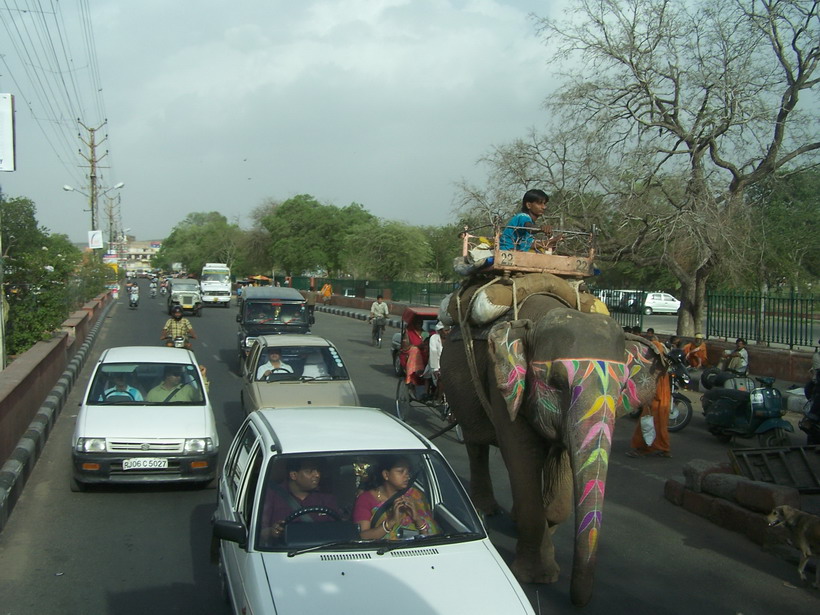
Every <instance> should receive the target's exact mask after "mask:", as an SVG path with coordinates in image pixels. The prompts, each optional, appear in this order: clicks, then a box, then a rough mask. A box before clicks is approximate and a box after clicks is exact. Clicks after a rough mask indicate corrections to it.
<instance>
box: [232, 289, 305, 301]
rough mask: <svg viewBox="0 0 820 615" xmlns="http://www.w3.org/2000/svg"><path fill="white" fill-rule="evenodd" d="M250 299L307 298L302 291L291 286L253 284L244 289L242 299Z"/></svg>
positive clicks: (302, 299)
mask: <svg viewBox="0 0 820 615" xmlns="http://www.w3.org/2000/svg"><path fill="white" fill-rule="evenodd" d="M248 299H289V300H295V301H304V300H305V298H304V297H303V296H302V293H300V292H299V291H298V290H296V289H295V288H290V287H289V286H251V287H249V288H246V289H245V290H244V291H242V300H243V301H247V300H248Z"/></svg>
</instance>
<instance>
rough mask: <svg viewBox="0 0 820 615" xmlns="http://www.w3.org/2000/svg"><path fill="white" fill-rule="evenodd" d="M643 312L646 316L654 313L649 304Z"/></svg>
mask: <svg viewBox="0 0 820 615" xmlns="http://www.w3.org/2000/svg"><path fill="white" fill-rule="evenodd" d="M643 313H644V316H651V315H652V308H651V307H648V306H647V307H645V308H644V309H643Z"/></svg>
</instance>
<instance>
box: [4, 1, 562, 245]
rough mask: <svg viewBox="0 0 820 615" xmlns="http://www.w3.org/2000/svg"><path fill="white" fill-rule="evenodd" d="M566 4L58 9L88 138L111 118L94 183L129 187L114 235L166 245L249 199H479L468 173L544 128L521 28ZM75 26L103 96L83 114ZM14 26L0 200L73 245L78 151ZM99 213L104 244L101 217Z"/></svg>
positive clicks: (534, 67) (410, 210)
mask: <svg viewBox="0 0 820 615" xmlns="http://www.w3.org/2000/svg"><path fill="white" fill-rule="evenodd" d="M40 4H47V3H40ZM561 4H563V3H562V2H554V1H546V0H540V1H539V0H242V1H240V2H225V1H224V0H221V1H211V0H139V1H136V2H123V1H122V0H93V1H91V2H89V1H88V0H63V2H61V3H59V6H60V10H61V15H59V16H58V17H59V18H61V19H62V20H63V25H64V30H60V32H64V35H65V36H66V37H68V39H69V40H68V43H69V46H70V48H71V55H70V60H68V61H67V62H66V63H67V64H69V65H71V66H72V68H73V70H72V71H70V72H71V76H72V81H71V83H72V85H71V86H70V89H71V90H72V91H74V90H75V89H76V90H77V91H78V94H77V97H78V100H84V101H86V102H84V103H83V104H82V113H83V115H84V117H83V118H82V119H83V122H84V123H85V124H86V125H87V126H89V127H96V126H98V125H99V124H100V123H102V116H100V115H99V113H104V114H105V116H107V119H108V124H107V126H106V128H105V129H103V130H102V131H100V132H99V133H97V134H98V139H99V138H100V136H101V134H102V133H104V132H107V134H108V140H107V141H106V142H105V144H104V145H103V146H102V148H101V149H103V150H104V149H108V150H109V155H108V156H107V157H106V158H105V159H104V160H103V161H102V165H103V166H105V165H109V166H110V168H107V169H102V170H101V174H102V176H103V179H102V183H103V184H104V185H106V186H112V185H114V184H116V183H118V182H124V183H125V187H124V188H123V189H122V191H121V208H122V214H121V215H122V221H123V227H125V228H130V229H131V234H134V235H136V237H137V239H160V238H163V237H165V236H166V235H167V234H168V233H169V232H170V230H171V229H172V228H173V226H174V225H175V224H177V223H178V222H179V221H180V220H182V219H183V218H184V217H185V216H186V215H187V214H188V213H190V212H194V211H214V210H216V211H220V212H222V213H223V214H224V215H225V216H226V217H227V218H228V219H229V220H230V221H234V222H238V223H239V224H240V225H242V226H243V227H246V228H247V227H248V226H249V224H250V216H249V214H250V212H251V211H252V210H253V209H254V208H255V207H256V206H258V205H259V204H260V203H262V202H263V201H265V200H266V199H269V198H273V199H276V200H285V199H287V198H289V197H291V196H293V195H296V194H311V195H313V196H314V197H316V198H317V199H318V200H319V201H321V202H323V203H328V204H333V205H337V206H340V207H342V206H346V205H349V204H350V203H352V202H356V203H361V204H362V205H363V206H364V207H365V208H366V209H367V210H368V211H370V212H372V213H373V214H375V215H377V216H380V217H383V218H387V219H393V220H404V221H408V222H412V223H425V224H444V223H446V222H448V221H449V220H452V219H453V218H454V214H453V200H454V197H455V195H456V194H457V189H456V186H455V184H456V183H457V182H458V181H460V180H462V179H467V180H469V181H472V182H475V183H478V184H483V177H484V171H485V170H484V169H483V168H482V167H481V166H479V165H477V160H478V158H479V157H480V156H482V155H483V154H485V153H487V152H488V151H489V150H490V148H491V147H492V146H493V145H497V144H501V143H505V142H507V141H509V140H512V139H514V138H517V137H521V136H524V135H525V133H526V131H527V129H528V128H529V127H530V126H537V125H541V124H542V123H543V121H544V119H545V115H544V113H545V112H544V111H543V108H542V102H543V100H544V99H545V97H546V96H547V95H548V94H549V92H550V91H551V90H552V89H553V88H554V83H555V82H554V77H553V71H552V70H551V69H550V67H549V65H548V59H549V50H548V49H547V48H546V47H545V45H544V44H543V42H542V41H540V40H539V39H538V38H537V36H536V32H535V28H534V26H533V23H532V20H531V19H530V18H529V15H530V14H531V13H535V14H537V15H538V16H550V15H554V12H555V11H556V10H558V8H557V7H558V6H560V5H561ZM84 11H89V12H90V22H89V21H88V20H86V24H88V23H90V24H91V25H92V27H93V40H94V46H95V50H96V59H97V62H98V73H97V74H98V83H99V84H100V85H101V87H102V92H101V94H102V97H101V98H98V99H97V101H96V103H95V99H94V97H93V96H92V95H90V94H89V93H88V92H89V90H88V88H91V87H93V86H90V85H87V84H89V83H92V80H91V78H90V75H92V74H94V73H93V71H90V70H89V63H88V62H87V61H86V59H85V48H86V47H84V44H83V40H84V39H83V33H82V28H81V23H82V20H81V19H80V17H81V16H82V15H83V14H84ZM13 17H14V16H13V15H12V14H11V13H10V12H8V11H6V12H5V14H4V15H0V18H2V19H3V25H4V26H5V28H6V30H5V32H4V30H2V29H0V54H2V55H3V58H4V61H5V64H0V91H2V92H11V93H13V94H15V97H16V107H17V113H16V141H17V170H16V171H14V172H8V173H0V187H2V191H3V193H4V194H5V196H6V197H13V196H27V197H29V198H31V199H33V200H34V201H35V203H36V205H37V210H38V218H39V220H40V222H41V224H43V225H44V226H46V227H48V228H49V229H50V230H51V231H55V232H63V233H66V234H68V235H69V237H71V238H72V239H73V240H76V241H83V240H85V239H86V235H87V231H88V230H89V228H90V214H89V213H88V212H86V211H83V209H84V207H87V200H86V199H85V198H84V197H83V196H82V195H81V194H79V193H77V192H66V191H63V190H62V186H63V185H64V184H69V185H72V186H74V187H76V188H80V189H82V190H85V191H88V188H87V185H88V184H87V179H86V178H85V177H86V173H87V170H85V169H83V168H82V167H81V165H82V164H84V161H83V160H82V158H81V157H80V156H79V155H78V154H77V153H76V152H77V149H80V148H82V149H83V150H84V152H85V153H86V154H87V148H86V147H85V146H84V145H83V144H82V142H81V141H80V140H79V139H77V137H76V136H75V135H73V134H72V136H71V138H70V139H69V140H68V141H67V145H65V146H63V147H61V146H60V143H59V138H58V137H54V136H50V137H49V134H50V131H51V130H52V127H51V123H49V122H48V121H44V120H43V119H42V118H43V117H45V116H46V115H47V114H46V113H44V112H43V110H42V105H43V104H44V103H42V102H41V101H40V100H38V99H37V97H36V96H35V95H34V93H33V92H34V89H33V87H32V86H30V85H28V81H27V76H28V75H30V74H33V72H32V71H27V70H26V65H27V64H29V65H30V64H33V63H35V62H36V61H35V60H30V61H25V60H21V55H23V54H22V53H21V49H22V50H23V51H25V45H26V43H25V40H26V39H25V38H23V37H21V38H20V39H19V40H21V41H23V43H17V44H10V43H11V42H12V41H13V40H14V39H15V30H14V29H12V30H10V29H9V28H10V27H11V28H17V27H19V25H20V24H22V23H24V22H23V20H22V19H23V18H22V17H17V18H16V20H15V19H13ZM44 21H45V20H44ZM50 32H51V34H52V38H54V37H56V36H57V35H58V31H57V30H56V29H51V30H50ZM7 33H8V34H9V36H8V38H7V37H6V34H7ZM4 40H5V41H6V42H5V43H4V42H3V41H4ZM28 40H29V44H30V45H31V46H34V45H35V43H34V41H35V40H36V37H34V38H29V39H28ZM67 72H68V71H67ZM61 81H62V82H65V83H68V79H67V76H66V75H62V76H61ZM84 81H85V83H86V85H83V83H84ZM74 83H76V84H78V85H77V86H76V88H75V86H74V85H73V84H74ZM101 103H104V104H101ZM36 117H39V118H40V120H39V121H37V119H36ZM66 119H70V118H66ZM65 125H66V126H68V127H69V133H75V132H76V127H71V122H70V121H66V122H65ZM84 137H86V138H87V135H84ZM71 139H73V142H71ZM70 148H73V149H70ZM99 153H100V154H101V153H102V152H101V151H100V152H99ZM101 217H102V218H103V227H104V228H107V227H106V223H105V216H104V208H102V211H101Z"/></svg>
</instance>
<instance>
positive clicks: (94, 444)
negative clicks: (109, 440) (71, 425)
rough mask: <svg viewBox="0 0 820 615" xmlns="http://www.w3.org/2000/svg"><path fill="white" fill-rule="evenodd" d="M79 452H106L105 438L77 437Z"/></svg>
mask: <svg viewBox="0 0 820 615" xmlns="http://www.w3.org/2000/svg"><path fill="white" fill-rule="evenodd" d="M76 450H77V452H79V453H104V452H105V438H77V447H76Z"/></svg>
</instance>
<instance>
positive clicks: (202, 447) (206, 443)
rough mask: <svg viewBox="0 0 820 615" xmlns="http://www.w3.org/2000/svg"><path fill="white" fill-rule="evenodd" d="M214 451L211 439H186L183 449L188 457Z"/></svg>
mask: <svg viewBox="0 0 820 615" xmlns="http://www.w3.org/2000/svg"><path fill="white" fill-rule="evenodd" d="M213 450H214V441H213V440H212V439H211V438H186V439H185V446H184V447H183V449H182V452H184V453H185V454H186V455H201V454H202V453H210V452H211V451H213Z"/></svg>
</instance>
